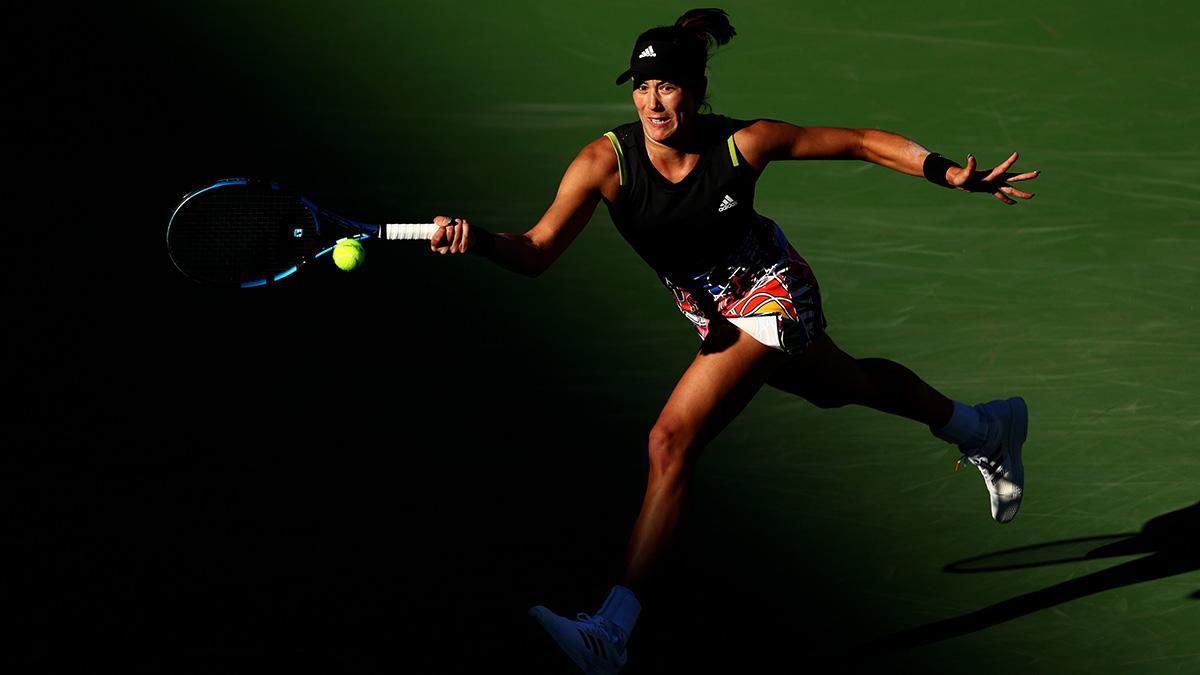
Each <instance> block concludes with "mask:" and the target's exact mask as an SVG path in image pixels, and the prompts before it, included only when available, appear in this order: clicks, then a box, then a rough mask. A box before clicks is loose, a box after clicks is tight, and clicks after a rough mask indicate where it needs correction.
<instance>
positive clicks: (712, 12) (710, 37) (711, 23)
mask: <svg viewBox="0 0 1200 675" xmlns="http://www.w3.org/2000/svg"><path fill="white" fill-rule="evenodd" d="M675 26H676V27H677V28H682V29H684V30H685V31H687V32H689V33H691V34H692V35H694V36H695V37H696V39H697V40H701V41H703V42H704V46H705V49H706V51H707V50H711V49H712V48H713V47H719V46H721V45H724V44H728V43H729V41H730V40H732V39H733V36H734V35H737V31H735V30H734V29H733V26H732V25H731V24H730V23H729V15H728V14H726V13H725V10H723V9H717V8H716V7H707V8H704V9H689V10H688V11H686V12H684V13H683V16H681V17H679V18H678V19H676V20H675Z"/></svg>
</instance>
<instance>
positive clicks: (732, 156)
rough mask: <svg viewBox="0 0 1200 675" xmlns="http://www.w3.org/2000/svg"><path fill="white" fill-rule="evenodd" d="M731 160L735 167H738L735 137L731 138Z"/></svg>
mask: <svg viewBox="0 0 1200 675" xmlns="http://www.w3.org/2000/svg"><path fill="white" fill-rule="evenodd" d="M729 159H732V160H733V165H734V166H737V165H738V160H737V150H736V149H735V148H734V147H733V136H730V137H729Z"/></svg>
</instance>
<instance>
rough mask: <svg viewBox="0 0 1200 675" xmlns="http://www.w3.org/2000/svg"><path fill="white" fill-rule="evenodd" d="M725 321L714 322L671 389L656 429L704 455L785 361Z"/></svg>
mask: <svg viewBox="0 0 1200 675" xmlns="http://www.w3.org/2000/svg"><path fill="white" fill-rule="evenodd" d="M786 358H787V357H786V355H785V354H783V353H782V352H780V351H778V350H776V349H771V348H770V347H767V346H765V345H763V344H762V343H760V342H758V341H756V340H754V339H753V338H751V337H750V336H749V335H746V334H745V333H743V332H742V331H740V330H737V329H736V328H734V327H733V326H731V325H729V324H728V323H724V322H714V323H713V324H712V330H711V331H710V332H709V335H708V337H707V338H706V339H705V341H704V345H703V346H702V347H701V349H700V352H699V353H698V354H697V355H696V358H695V359H694V360H693V361H692V364H691V365H690V366H688V369H687V370H686V371H684V373H683V376H682V377H680V378H679V382H678V383H677V384H676V385H675V389H674V390H672V392H671V396H670V398H669V399H668V400H667V404H666V405H665V406H664V407H663V410H662V413H661V414H660V415H659V418H658V422H657V424H656V426H659V427H665V428H666V429H668V430H669V431H670V432H671V433H672V435H674V436H676V437H678V438H680V440H681V441H683V442H684V443H685V444H686V445H687V447H688V450H689V452H688V454H689V455H690V454H694V453H693V452H692V449H695V450H699V449H700V448H702V447H703V446H704V445H706V444H707V443H708V442H709V441H710V440H712V439H713V438H714V437H715V436H716V435H717V434H718V433H720V432H721V430H722V429H724V428H725V427H726V425H728V424H729V422H730V421H731V420H733V418H734V417H736V416H737V414H738V413H739V412H741V411H742V409H743V408H745V407H746V404H747V403H749V402H750V399H752V398H754V394H755V393H757V392H758V390H759V389H761V388H762V385H763V383H764V382H765V381H766V379H767V377H769V376H770V374H771V372H772V371H774V370H775V369H776V368H777V367H778V366H779V365H780V364H781V363H782V362H783V361H784V360H785V359H786Z"/></svg>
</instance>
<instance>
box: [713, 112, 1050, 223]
mask: <svg viewBox="0 0 1200 675" xmlns="http://www.w3.org/2000/svg"><path fill="white" fill-rule="evenodd" d="M734 142H735V143H737V145H738V149H739V150H741V151H742V155H743V156H744V157H745V158H746V161H748V162H749V163H750V164H751V165H752V166H753V167H754V168H755V169H758V170H759V171H761V170H762V169H763V168H765V167H766V165H767V163H769V162H771V161H775V160H783V159H861V160H864V161H867V162H872V163H874V164H878V165H880V166H886V167H887V168H889V169H892V170H895V171H899V172H901V173H906V174H908V175H910V176H925V177H926V178H928V179H929V180H930V181H932V182H934V183H937V184H939V185H944V186H945V187H950V188H957V189H959V190H964V191H966V192H987V193H990V194H991V195H992V196H994V197H995V198H996V199H998V200H1000V201H1002V202H1004V203H1005V204H1015V203H1016V202H1015V201H1013V199H1012V198H1013V197H1016V198H1018V199H1031V198H1032V197H1033V194H1031V193H1029V192H1025V191H1023V190H1019V189H1017V188H1015V187H1013V186H1012V185H1010V184H1009V183H1012V182H1016V181H1022V180H1030V179H1033V178H1037V177H1038V176H1039V175H1040V173H1041V172H1039V171H1030V172H1027V173H1020V174H1018V173H1010V172H1009V171H1008V170H1009V168H1011V167H1012V165H1013V164H1014V163H1015V162H1016V161H1017V156H1018V155H1017V153H1015V152H1014V153H1013V154H1012V155H1011V156H1010V157H1009V158H1008V159H1006V160H1004V161H1003V162H1001V163H1000V164H999V165H998V166H996V167H994V168H992V169H984V170H978V169H976V166H975V156H974V155H967V165H966V166H965V167H964V166H960V165H958V164H957V163H955V162H952V161H950V160H948V159H946V158H945V157H942V156H941V155H938V154H936V153H931V152H929V150H927V149H925V148H924V147H923V146H922V145H921V144H920V143H917V142H916V141H913V140H911V139H908V138H905V137H904V136H901V135H899V134H893V133H891V132H890V131H881V130H879V129H844V128H841V127H801V126H796V125H794V124H788V123H787V122H778V121H775V120H759V121H757V122H755V123H754V124H751V125H750V126H748V127H746V128H744V129H741V130H740V131H738V132H737V134H735V135H734Z"/></svg>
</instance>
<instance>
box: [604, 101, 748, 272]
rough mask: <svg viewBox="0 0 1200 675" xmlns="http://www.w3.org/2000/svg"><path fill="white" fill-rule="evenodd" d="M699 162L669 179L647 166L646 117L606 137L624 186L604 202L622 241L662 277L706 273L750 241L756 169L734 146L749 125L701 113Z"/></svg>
mask: <svg viewBox="0 0 1200 675" xmlns="http://www.w3.org/2000/svg"><path fill="white" fill-rule="evenodd" d="M697 123H698V124H699V125H700V126H699V130H700V134H701V135H700V139H701V140H700V148H701V150H700V159H699V160H698V161H697V162H696V166H695V167H694V168H693V169H692V171H691V173H689V174H688V175H687V176H686V177H685V178H684V179H683V180H682V181H680V182H679V183H674V184H673V183H671V182H670V181H668V180H667V179H666V178H664V177H663V175H662V174H661V173H659V172H658V169H655V168H654V165H652V164H651V163H650V158H649V156H648V155H647V154H646V139H645V135H644V131H643V129H642V123H641V121H637V122H631V123H629V124H624V125H621V126H619V127H617V128H615V129H613V130H612V131H610V132H608V133H607V134H605V136H607V137H608V139H609V141H610V142H612V144H613V149H614V150H616V152H617V160H618V163H619V164H620V172H621V187H620V189H619V191H618V192H617V198H616V200H615V201H613V202H608V201H607V200H605V203H606V204H607V206H608V213H609V215H610V216H611V217H612V221H613V223H614V224H615V225H616V226H617V230H618V231H619V232H620V233H621V235H622V236H623V237H625V240H626V241H628V242H629V244H630V245H631V246H633V249H634V250H635V251H637V253H638V255H640V256H641V257H642V259H643V260H645V261H646V262H647V263H649V264H650V266H651V267H652V268H654V270H655V271H656V272H657V273H658V274H659V275H660V276H661V275H666V276H681V275H690V274H696V273H699V272H703V271H706V270H708V269H710V268H711V267H713V266H714V265H716V264H717V263H718V262H720V261H721V260H722V259H723V258H724V257H725V256H726V255H728V254H729V253H730V252H731V251H733V250H734V249H735V248H736V247H737V245H738V244H739V243H740V242H741V241H742V240H743V239H745V238H746V235H747V233H748V232H749V230H750V227H751V225H752V224H753V223H754V222H755V221H756V220H757V219H758V218H759V216H758V214H757V213H756V212H755V211H754V183H755V176H754V173H753V169H752V168H751V167H750V165H749V164H747V163H746V159H745V157H743V156H742V154H741V153H740V152H738V150H737V147H736V146H735V145H734V143H733V133H734V132H735V131H737V130H738V129H741V128H742V127H745V126H747V125H749V124H751V122H747V121H743V120H735V119H731V118H729V117H724V116H720V115H701V116H700V117H699V118H698V119H697Z"/></svg>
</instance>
